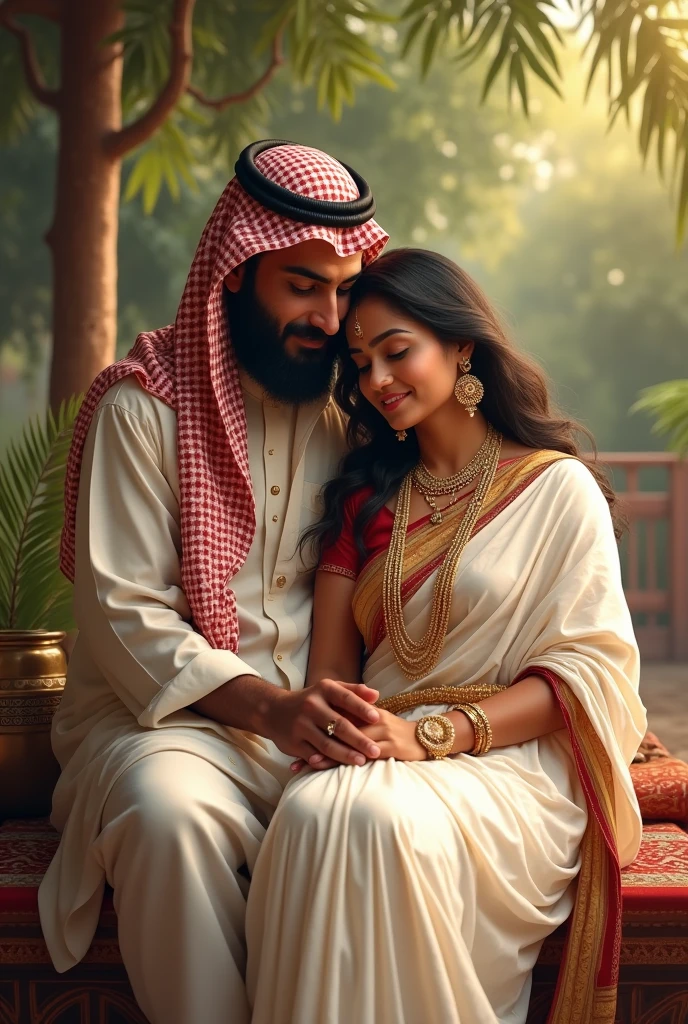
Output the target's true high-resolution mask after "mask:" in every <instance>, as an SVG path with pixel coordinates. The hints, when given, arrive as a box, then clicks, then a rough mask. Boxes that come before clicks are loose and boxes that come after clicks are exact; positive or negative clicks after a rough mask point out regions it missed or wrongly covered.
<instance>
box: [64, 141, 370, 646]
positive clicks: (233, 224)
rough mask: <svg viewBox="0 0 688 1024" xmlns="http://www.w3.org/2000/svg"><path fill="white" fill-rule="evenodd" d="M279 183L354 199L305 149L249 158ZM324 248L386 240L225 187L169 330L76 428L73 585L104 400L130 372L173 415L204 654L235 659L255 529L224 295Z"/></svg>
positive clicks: (69, 563) (151, 337) (87, 404)
mask: <svg viewBox="0 0 688 1024" xmlns="http://www.w3.org/2000/svg"><path fill="white" fill-rule="evenodd" d="M256 165H257V166H258V167H259V168H260V170H261V171H262V173H263V174H264V175H266V177H268V178H270V179H271V180H272V181H274V182H276V183H277V184H278V185H281V186H283V187H284V188H288V189H290V190H291V191H293V192H297V193H299V194H301V195H306V196H310V197H311V198H314V199H325V200H332V201H334V202H342V201H345V200H349V199H356V198H357V197H358V189H357V188H356V185H355V184H354V182H353V179H352V178H351V176H350V175H349V173H348V172H347V171H346V170H345V169H344V168H343V167H342V165H341V164H340V163H339V162H338V161H337V160H334V159H333V158H332V157H330V156H327V155H326V154H325V153H321V152H320V151H319V150H315V149H309V148H306V147H304V146H296V145H287V146H279V147H277V148H275V149H270V150H267V151H266V152H265V153H262V154H261V155H260V156H259V157H258V158H257V160H256ZM313 238H321V239H324V240H325V241H327V242H330V243H331V245H332V246H333V247H334V249H335V250H336V252H337V253H338V254H339V255H340V256H350V255H353V254H354V253H357V252H361V253H362V254H363V262H364V264H367V263H370V262H371V261H372V260H374V259H375V258H376V257H377V256H378V255H379V254H380V252H381V251H382V249H383V248H384V246H385V244H386V242H387V238H388V236H387V235H386V234H385V232H384V231H383V230H382V228H380V226H379V225H378V224H377V223H376V222H375V221H374V220H369V221H368V222H367V223H365V224H362V225H360V226H359V227H354V228H327V227H323V226H321V225H317V224H301V223H297V222H296V221H292V220H289V219H288V218H285V217H281V216H279V215H278V214H276V213H273V212H272V211H270V210H267V209H265V208H264V207H262V206H261V205H260V204H259V203H257V202H256V201H255V200H254V199H252V198H250V197H249V196H248V195H247V194H246V193H245V192H244V190H243V189H242V188H241V186H240V185H239V183H238V181H237V180H236V178H233V179H232V181H230V183H229V184H228V186H227V187H226V189H225V191H224V192H223V194H222V196H221V197H220V199H219V201H218V203H217V206H216V207H215V210H214V211H213V213H212V215H211V217H210V220H209V221H208V223H207V225H206V227H205V230H204V232H203V235H202V237H201V240H200V242H199V245H198V249H197V250H196V255H195V257H194V260H193V263H192V265H191V270H190V272H189V277H188V280H187V283H186V287H185V289H184V294H183V295H182V300H181V304H180V306H179V310H178V312H177V317H176V320H175V322H174V325H172V326H169V327H164V328H162V329H160V330H157V331H151V332H149V333H146V334H140V335H139V337H138V338H137V339H136V344H135V345H134V347H133V348H132V350H131V352H130V353H129V354H128V356H127V357H126V358H125V359H123V360H121V361H120V362H118V363H114V364H113V365H112V366H109V367H107V368H106V369H105V370H103V371H102V373H100V374H99V375H98V377H96V379H95V381H94V383H93V384H92V386H91V388H90V390H89V391H88V393H87V395H86V398H85V399H84V402H83V405H82V408H81V412H80V413H79V417H78V419H77V422H76V425H75V429H74V439H73V442H72V449H71V452H70V457H69V463H68V467H67V480H66V487H65V526H64V530H63V534H62V549H61V567H62V571H63V572H64V573H65V575H66V576H68V577H69V578H70V579H73V578H74V528H75V519H76V501H77V495H78V489H79V471H80V466H81V456H82V452H83V447H84V443H85V441H86V435H87V433H88V428H89V425H90V422H91V418H92V417H93V414H94V412H95V409H96V407H97V405H98V403H99V401H100V399H101V398H102V397H103V395H104V394H105V392H106V391H107V390H108V389H109V388H110V387H112V385H113V384H115V383H116V382H117V381H118V380H120V379H121V378H122V377H125V376H127V375H128V374H132V373H133V374H136V376H137V377H138V379H139V380H140V382H141V384H142V385H143V387H144V388H145V389H146V390H147V391H149V392H150V393H151V394H152V395H155V396H156V397H157V398H159V399H161V400H162V401H163V402H165V403H166V404H167V405H169V406H171V407H172V408H173V409H175V410H176V412H177V419H178V429H179V439H178V448H179V485H180V495H181V533H182V550H183V558H182V580H183V585H184V590H185V593H186V596H187V598H188V601H189V605H190V607H191V611H192V615H193V620H194V625H195V628H196V629H197V630H198V631H199V632H201V633H202V634H203V635H204V636H205V638H206V639H207V640H208V642H209V643H210V645H211V646H212V647H216V648H218V647H219V648H225V649H229V650H232V651H234V652H235V653H236V651H237V650H238V644H239V626H238V620H237V613H236V601H235V598H234V594H233V592H232V591H231V590H229V589H228V588H227V584H228V583H229V581H230V580H231V579H232V577H233V576H235V575H236V573H237V572H238V571H239V569H240V568H241V566H242V565H243V564H244V562H245V560H246V556H247V554H248V551H249V548H250V546H251V542H252V540H253V535H254V532H255V509H254V501H253V492H252V488H251V477H250V473H249V467H248V450H247V442H246V420H245V416H244V407H243V402H242V398H241V389H240V385H239V377H238V373H237V365H236V358H235V356H234V352H233V350H232V347H231V345H230V344H228V340H229V339H228V336H227V331H226V327H225V317H224V311H223V301H222V289H223V281H224V278H225V277H226V276H227V274H229V272H230V271H231V270H232V269H233V268H234V267H236V266H238V265H239V264H241V263H244V262H245V261H246V260H247V259H249V258H250V257H251V256H254V255H255V254H256V253H259V252H267V251H269V250H274V249H283V248H286V247H288V246H292V245H297V244H298V243H300V242H304V241H306V240H307V239H313Z"/></svg>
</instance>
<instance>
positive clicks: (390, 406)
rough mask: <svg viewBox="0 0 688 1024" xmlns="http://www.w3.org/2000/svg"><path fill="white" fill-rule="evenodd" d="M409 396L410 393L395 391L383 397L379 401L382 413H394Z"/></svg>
mask: <svg viewBox="0 0 688 1024" xmlns="http://www.w3.org/2000/svg"><path fill="white" fill-rule="evenodd" d="M410 394H411V392H410V391H396V392H395V393H394V394H393V395H383V397H382V398H381V400H380V404H381V405H382V409H383V411H384V412H394V410H396V409H398V408H399V406H400V405H401V403H402V402H403V401H404V399H405V398H408V396H409V395H410Z"/></svg>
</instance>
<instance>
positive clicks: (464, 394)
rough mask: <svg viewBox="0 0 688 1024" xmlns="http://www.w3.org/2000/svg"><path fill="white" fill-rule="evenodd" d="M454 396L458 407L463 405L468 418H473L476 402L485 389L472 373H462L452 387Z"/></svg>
mask: <svg viewBox="0 0 688 1024" xmlns="http://www.w3.org/2000/svg"><path fill="white" fill-rule="evenodd" d="M454 394H455V396H456V401H457V402H458V403H459V405H463V406H464V408H465V409H466V412H467V413H468V415H469V416H471V417H472V416H475V412H476V409H477V407H478V402H480V401H481V400H482V398H483V397H484V395H485V388H484V387H483V386H482V383H481V382H480V381H479V380H478V378H477V377H476V376H474V374H472V373H464V375H463V376H462V377H459V379H458V380H457V382H456V384H455V385H454Z"/></svg>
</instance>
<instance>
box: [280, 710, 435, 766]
mask: <svg viewBox="0 0 688 1024" xmlns="http://www.w3.org/2000/svg"><path fill="white" fill-rule="evenodd" d="M378 714H379V716H380V717H379V720H378V721H377V722H376V723H375V724H374V725H373V724H371V725H365V726H363V727H362V729H361V732H362V733H363V735H364V736H365V737H366V738H367V739H369V740H371V741H372V742H374V743H375V745H376V746H377V747H378V749H379V754H378V759H379V760H383V759H385V758H390V757H394V758H396V760H397V761H425V760H427V757H428V752H427V750H426V749H425V747H424V746H423V745H422V744H421V743H419V742H418V740H417V739H416V725H417V724H418V723H417V722H409V721H408V719H405V718H399V717H398V716H397V715H392V714H390V712H389V711H383V710H382V709H380V710H379V712H378ZM355 763H357V764H358V763H360V762H355ZM308 764H309V766H310V767H311V768H315V769H316V771H323V769H325V768H333V767H334V766H335V762H334V761H333V760H332V759H331V758H327V757H322V758H320V759H319V760H317V761H316V760H315V758H311V759H310V760H309V762H308ZM304 766H305V765H304V761H303V760H301V761H295V762H294V764H293V765H292V766H291V768H292V771H293V772H298V771H301V769H302V768H303V767H304Z"/></svg>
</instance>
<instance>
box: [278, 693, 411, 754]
mask: <svg viewBox="0 0 688 1024" xmlns="http://www.w3.org/2000/svg"><path fill="white" fill-rule="evenodd" d="M285 696H287V695H285ZM288 696H289V697H290V698H291V700H290V702H289V706H288V707H286V708H285V706H284V705H285V703H286V702H285V701H280V705H281V707H280V708H279V712H280V719H281V722H280V725H281V728H280V729H279V731H278V734H277V735H275V732H274V731H273V739H274V740H275V742H276V744H277V746H278V747H279V748H280V750H282V751H284V753H287V754H295V755H296V756H297V760H296V761H294V763H293V764H292V766H291V768H292V771H293V772H295V773H296V772H298V771H300V770H301V769H302V768H303V767H304V766H305V765H306V764H308V766H309V767H310V768H313V769H315V770H316V771H322V770H324V769H325V768H333V767H334V766H336V765H338V764H356V765H363V764H365V763H366V761H368V760H378V759H381V758H382V759H384V758H390V757H394V758H396V759H397V760H399V761H423V760H425V758H426V757H427V752H426V751H425V749H424V747H423V746H422V745H421V744H420V743H419V742H418V740H417V739H416V725H415V722H409V721H407V720H406V719H403V718H398V717H397V716H396V715H392V714H390V713H389V712H388V711H384V710H382V709H381V708H374V707H372V706H371V705H373V704H374V703H375V701H376V700H377V699H378V696H379V694H378V691H377V690H373V689H372V688H371V687H369V686H366V685H365V684H361V683H340V682H337V681H336V680H333V679H322V680H321V681H320V682H319V683H314V684H313V685H311V686H308V687H307V688H306V689H304V690H302V691H301V692H300V693H294V694H289V695H288ZM285 711H286V715H285ZM330 722H334V723H335V728H334V733H333V734H332V736H329V735H328V734H327V726H328V724H329V723H330Z"/></svg>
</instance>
